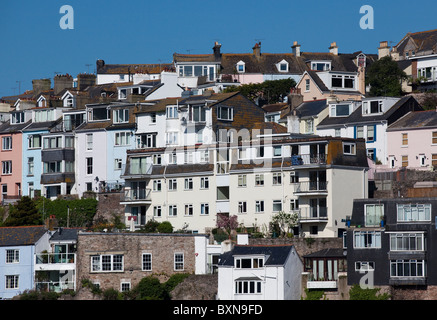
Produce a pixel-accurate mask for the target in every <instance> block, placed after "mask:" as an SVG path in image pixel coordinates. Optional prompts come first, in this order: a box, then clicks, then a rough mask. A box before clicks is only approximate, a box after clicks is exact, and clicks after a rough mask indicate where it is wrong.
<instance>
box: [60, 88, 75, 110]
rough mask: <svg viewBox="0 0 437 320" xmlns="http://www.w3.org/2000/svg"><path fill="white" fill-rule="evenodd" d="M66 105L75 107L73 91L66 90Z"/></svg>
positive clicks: (64, 103) (63, 98)
mask: <svg viewBox="0 0 437 320" xmlns="http://www.w3.org/2000/svg"><path fill="white" fill-rule="evenodd" d="M62 100H63V105H64V107H68V108H73V107H74V97H73V95H72V94H71V93H69V92H66V93H65V94H64V96H63V97H62Z"/></svg>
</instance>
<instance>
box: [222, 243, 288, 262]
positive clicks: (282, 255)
mask: <svg viewBox="0 0 437 320" xmlns="http://www.w3.org/2000/svg"><path fill="white" fill-rule="evenodd" d="M292 249H293V246H292V245H288V246H287V245H281V246H239V245H237V246H235V247H234V248H233V249H232V250H231V251H228V252H226V253H224V254H222V255H220V258H219V263H218V264H219V266H234V256H245V255H265V256H267V259H266V261H264V265H266V266H269V265H270V266H277V265H284V264H285V262H286V261H287V258H288V256H289V254H290V252H291V250H292Z"/></svg>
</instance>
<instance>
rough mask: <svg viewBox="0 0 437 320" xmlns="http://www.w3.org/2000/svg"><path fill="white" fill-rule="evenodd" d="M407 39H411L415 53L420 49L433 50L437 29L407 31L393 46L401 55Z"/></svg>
mask: <svg viewBox="0 0 437 320" xmlns="http://www.w3.org/2000/svg"><path fill="white" fill-rule="evenodd" d="M409 39H411V40H412V41H413V42H414V44H415V46H416V55H417V53H418V52H420V51H424V52H435V51H436V49H437V29H434V30H427V31H420V32H414V33H410V32H409V33H407V34H406V35H405V36H404V37H403V38H402V39H401V41H399V43H398V44H397V45H396V46H395V47H396V48H397V51H398V52H399V54H400V55H401V56H403V55H404V49H405V46H406V45H407V44H408V42H409Z"/></svg>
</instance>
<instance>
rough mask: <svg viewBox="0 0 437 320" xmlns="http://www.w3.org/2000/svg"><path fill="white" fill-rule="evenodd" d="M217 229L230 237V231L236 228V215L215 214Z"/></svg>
mask: <svg viewBox="0 0 437 320" xmlns="http://www.w3.org/2000/svg"><path fill="white" fill-rule="evenodd" d="M217 227H219V228H222V229H224V230H225V231H226V233H227V234H228V235H229V236H230V235H231V231H232V230H235V229H237V227H238V217H237V216H236V215H233V216H229V215H227V214H217Z"/></svg>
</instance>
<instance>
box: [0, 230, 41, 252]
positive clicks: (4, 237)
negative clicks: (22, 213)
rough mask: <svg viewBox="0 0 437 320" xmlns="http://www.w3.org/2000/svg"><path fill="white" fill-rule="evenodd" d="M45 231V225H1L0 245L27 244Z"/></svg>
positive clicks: (38, 237) (36, 239) (34, 241)
mask: <svg viewBox="0 0 437 320" xmlns="http://www.w3.org/2000/svg"><path fill="white" fill-rule="evenodd" d="M46 232H47V228H46V227H45V226H26V227H1V228H0V246H2V247H6V246H29V245H33V244H35V243H36V242H37V241H38V240H39V239H40V238H41V237H42V236H43V235H44V233H46Z"/></svg>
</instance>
